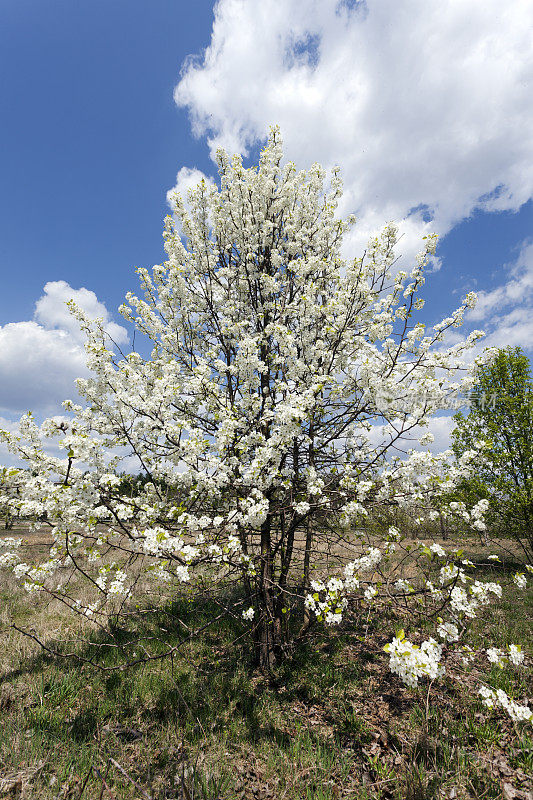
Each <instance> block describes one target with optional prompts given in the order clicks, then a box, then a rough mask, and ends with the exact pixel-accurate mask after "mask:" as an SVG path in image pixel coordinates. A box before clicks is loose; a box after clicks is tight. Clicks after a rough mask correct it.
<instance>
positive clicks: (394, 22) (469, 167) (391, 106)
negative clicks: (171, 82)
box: [174, 0, 533, 256]
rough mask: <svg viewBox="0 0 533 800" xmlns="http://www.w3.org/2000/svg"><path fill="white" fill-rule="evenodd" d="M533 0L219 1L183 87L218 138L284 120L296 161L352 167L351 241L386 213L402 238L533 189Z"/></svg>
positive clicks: (232, 138) (206, 130)
mask: <svg viewBox="0 0 533 800" xmlns="http://www.w3.org/2000/svg"><path fill="white" fill-rule="evenodd" d="M532 21H533V20H532V13H531V3H530V2H529V0H509V2H507V3H503V4H502V3H501V2H500V1H499V0H486V2H483V3H481V2H479V0H460V1H459V0H447V2H444V3H440V4H438V5H436V4H434V3H428V2H426V0H403V2H401V3H399V2H397V0H367V2H357V1H356V0H355V1H354V0H344V2H338V0H285V2H283V3H279V2H277V0H219V2H218V3H217V5H216V7H215V18H214V24H213V31H212V37H211V43H210V45H209V47H207V49H206V50H205V52H204V53H203V55H202V56H201V57H193V58H191V59H189V61H188V62H187V63H186V64H185V65H184V69H183V71H182V75H181V79H180V81H179V83H178V85H177V86H176V89H175V95H174V96H175V100H176V103H177V104H178V105H179V106H180V107H184V108H187V109H188V110H189V113H190V118H191V121H192V126H193V130H194V132H195V133H196V134H197V135H198V136H207V139H208V144H209V147H210V149H211V152H212V153H214V151H215V150H216V148H217V147H219V146H223V147H225V148H226V149H227V150H229V151H231V152H236V151H240V152H243V153H246V151H247V150H249V148H250V147H251V146H253V145H255V144H257V143H258V142H260V141H261V140H262V139H263V138H264V136H265V132H266V130H267V128H268V126H269V125H270V124H272V123H278V124H279V125H280V126H281V129H282V132H283V136H284V139H285V146H286V152H287V155H288V156H289V157H291V158H294V159H295V160H296V161H297V163H298V164H302V165H305V164H309V163H311V162H313V161H316V160H318V161H320V162H321V163H323V164H324V165H325V166H328V167H331V166H333V165H334V164H339V165H340V166H341V168H342V171H343V175H344V179H345V187H346V195H345V201H344V208H343V209H342V210H343V212H346V211H353V212H355V213H357V214H359V216H360V223H359V230H358V231H357V230H356V232H355V233H354V239H353V241H352V242H351V244H352V245H353V246H357V247H358V248H361V247H363V246H364V243H365V242H366V239H367V237H368V235H369V234H370V233H371V232H374V231H375V229H376V228H377V227H381V225H382V223H383V222H385V221H388V220H396V221H398V222H400V224H401V230H402V232H403V233H404V234H405V236H404V239H403V242H402V250H403V251H404V253H405V252H407V253H408V254H409V256H411V255H412V251H415V250H417V249H419V239H420V237H421V236H423V235H425V233H427V232H428V230H431V231H435V232H437V233H439V234H446V233H447V232H448V231H449V230H450V229H451V228H452V227H453V226H454V225H455V224H456V223H457V222H458V221H459V220H461V219H464V218H465V217H467V216H468V215H469V214H471V213H472V211H473V210H474V209H485V210H489V211H501V210H504V209H505V210H509V209H512V210H516V209H518V208H519V207H520V206H521V205H522V204H523V203H524V202H525V201H526V200H528V198H530V197H531V196H532V193H533V105H532V104H531V79H532V77H533V40H532V38H531V23H532Z"/></svg>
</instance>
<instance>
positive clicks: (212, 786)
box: [0, 535, 533, 800]
mask: <svg viewBox="0 0 533 800" xmlns="http://www.w3.org/2000/svg"><path fill="white" fill-rule="evenodd" d="M26 541H27V544H26V545H25V547H27V548H28V549H29V550H31V552H32V553H33V555H35V554H38V553H39V552H42V553H44V552H45V551H46V548H47V539H46V537H45V536H42V537H39V536H38V535H37V536H34V537H33V538H31V537H30V538H27V540H26ZM502 544H506V543H502ZM472 547H474V546H473V545H472ZM491 552H496V553H497V552H498V545H497V543H493V545H492V546H491ZM502 552H503V551H502ZM465 555H467V556H469V557H474V556H475V555H476V553H474V552H470V551H469V549H468V547H467V548H466V550H465ZM477 556H478V559H479V550H478V552H477ZM502 558H503V556H502ZM501 569H505V565H503V566H500V565H496V566H495V565H494V564H492V563H491V562H488V561H487V562H486V566H485V567H484V568H483V575H482V577H483V578H487V579H488V578H490V576H491V575H494V576H495V577H498V576H499V575H501V573H498V571H497V570H501ZM480 577H481V576H480ZM1 580H2V581H3V583H2V585H1V588H0V599H1V611H0V614H1V622H2V628H1V634H0V670H1V673H2V683H1V688H0V711H1V715H2V725H1V728H0V798H4V797H5V798H12V797H20V798H36V800H41V799H42V800H44V799H45V798H80V799H82V798H83V800H92V799H93V798H94V799H96V798H99V800H110V799H111V798H115V799H116V800H119V799H121V798H131V799H132V800H133V799H134V798H139V799H140V798H143V799H144V800H146V798H150V800H163V799H165V800H170V799H171V798H175V799H176V800H177V799H178V798H179V800H182V798H184V800H216V798H220V799H221V800H226V799H228V800H229V799H230V798H250V799H252V798H257V799H258V800H259V799H260V798H275V799H276V800H296V799H297V798H298V800H300V799H301V800H304V799H305V800H312V799H313V800H332V799H333V798H360V799H361V800H363V798H383V799H384V800H387V799H389V798H391V799H392V798H397V799H398V800H426V798H450V800H451V799H452V798H458V799H459V798H494V799H495V798H505V800H508V799H509V798H515V799H516V800H526V799H528V798H531V797H532V795H531V783H530V777H529V776H531V774H532V773H533V728H532V726H531V725H529V728H528V727H526V728H523V729H517V728H515V727H514V726H513V724H512V722H511V721H510V720H508V719H506V718H505V717H504V716H502V715H501V714H499V713H498V712H493V711H489V710H488V709H486V708H485V707H484V706H482V704H481V703H480V702H479V701H478V700H476V699H475V697H474V694H473V691H472V687H474V686H477V685H478V683H479V680H480V679H483V678H487V677H490V680H491V685H493V686H495V687H501V688H504V689H505V690H506V691H507V692H508V693H509V694H510V695H512V696H513V697H514V698H516V699H517V700H520V702H529V703H531V700H532V698H531V695H532V687H531V682H530V679H529V678H528V674H529V673H528V671H527V670H524V668H520V669H517V668H511V667H506V668H504V669H503V670H501V669H499V668H496V667H493V668H491V669H492V672H491V671H490V669H489V667H490V665H489V664H488V662H487V659H486V658H485V657H484V656H483V655H479V656H477V657H476V659H475V661H474V662H473V665H472V671H471V673H470V676H469V678H468V680H467V681H465V680H464V679H462V678H461V679H458V677H457V676H458V675H459V670H457V672H456V671H455V670H454V667H453V665H452V667H451V669H450V670H449V672H448V675H447V677H446V679H445V680H444V682H442V683H440V684H439V685H437V684H433V685H432V686H430V687H428V685H427V684H426V685H425V686H422V687H421V689H420V690H410V689H407V688H405V687H404V686H402V685H401V683H400V681H399V680H398V679H397V678H396V677H395V676H394V675H392V674H390V673H389V671H388V669H387V657H386V654H385V653H384V652H383V646H384V644H385V643H386V642H387V641H389V640H390V638H391V635H392V634H393V633H394V630H395V628H397V627H399V625H398V619H395V620H393V619H391V618H389V617H387V616H385V615H384V612H380V613H379V614H378V613H375V614H372V613H370V614H369V613H368V611H365V612H364V615H359V616H358V615H356V614H354V615H353V616H348V617H347V618H346V620H345V623H344V624H343V628H342V630H341V631H340V632H338V631H335V632H331V631H327V630H323V629H320V628H316V629H315V630H314V631H313V632H312V634H311V636H310V638H309V640H308V641H307V643H306V645H305V646H304V647H302V648H301V649H300V650H298V651H297V652H296V653H295V654H294V657H293V658H292V659H291V660H290V661H287V662H286V663H284V664H283V666H282V667H280V668H279V670H278V671H277V672H276V674H275V675H274V676H273V678H272V679H271V680H267V679H266V678H265V677H264V676H262V675H261V674H259V673H257V672H254V670H253V669H252V668H251V666H250V664H251V659H250V652H249V650H248V648H247V645H246V640H245V638H243V637H242V634H243V632H244V626H243V625H241V624H240V623H238V622H235V621H228V620H225V621H222V622H220V623H218V624H217V626H216V627H214V628H211V629H207V630H206V632H205V634H204V635H203V636H202V637H201V638H200V639H198V640H196V641H193V642H191V643H190V644H188V645H187V646H186V648H185V649H184V650H182V651H180V655H179V657H178V656H176V657H174V658H173V659H172V660H170V659H166V660H157V659H154V660H153V661H151V662H149V663H148V664H144V665H141V666H139V667H134V668H131V669H129V670H124V671H123V670H114V669H113V667H114V666H116V664H117V663H118V658H119V655H120V654H119V653H118V652H117V649H116V648H112V647H109V646H102V647H100V648H98V659H97V664H96V665H91V664H87V663H83V661H79V660H78V659H76V658H74V657H70V658H66V659H58V658H55V657H52V656H51V655H50V654H48V653H47V652H43V650H42V649H41V648H40V647H39V646H38V645H37V644H36V643H35V642H34V641H33V640H32V639H30V638H28V637H24V636H21V635H20V634H18V633H17V632H16V631H14V630H12V629H11V628H10V627H9V626H10V625H11V623H13V622H15V623H16V624H18V625H19V626H21V627H25V628H26V629H27V630H28V631H29V632H30V633H33V634H34V635H37V636H38V637H39V638H42V639H44V640H45V641H46V642H47V643H48V644H49V645H50V646H52V647H54V646H55V645H54V643H55V642H58V641H59V640H61V642H62V645H61V646H62V647H70V649H71V650H75V651H76V653H77V654H78V655H79V656H80V657H81V658H83V657H84V655H86V654H87V653H88V651H89V646H88V644H87V645H85V646H84V645H83V643H78V644H72V645H68V640H69V639H73V640H74V639H75V638H76V639H79V637H80V636H81V637H82V638H83V637H85V638H86V639H87V638H88V637H89V636H92V638H93V642H95V643H96V644H97V643H98V639H97V638H96V639H95V638H94V634H91V633H90V631H89V630H87V629H85V630H83V629H80V628H79V623H78V622H77V621H76V620H74V619H73V618H72V617H71V616H68V615H66V614H65V613H64V612H63V611H62V610H61V608H60V607H59V606H58V605H57V604H56V603H55V602H54V603H51V602H50V601H48V600H47V599H46V598H41V597H37V598H36V597H35V596H31V597H29V596H25V595H21V594H20V593H18V592H16V591H15V588H14V584H11V583H10V581H9V580H8V579H6V578H5V576H2V578H1ZM532 599H533V592H532V590H531V589H529V590H527V591H523V592H518V591H516V592H515V593H513V594H512V596H506V597H505V598H504V601H503V602H501V603H499V604H494V605H492V606H491V607H489V608H488V609H487V611H486V613H485V615H484V617H480V618H479V619H478V620H477V621H476V628H475V640H474V642H473V644H474V646H477V647H482V646H483V645H484V644H485V646H486V642H487V638H486V637H487V631H490V641H491V643H492V644H494V645H496V646H503V645H506V644H509V643H511V642H520V643H522V644H524V645H528V647H529V649H528V659H527V660H528V661H529V666H531V649H530V648H531V628H532V623H531V607H532V606H531V601H532ZM213 602H214V601H211V600H209V599H206V600H204V602H203V603H202V604H199V603H193V602H191V601H190V600H188V599H187V597H186V596H183V597H181V598H180V597H178V598H175V599H174V600H173V602H170V600H169V602H168V604H167V605H166V606H165V607H164V608H162V609H160V610H159V611H157V612H155V611H154V613H153V614H151V615H147V616H139V618H138V619H136V620H135V625H136V629H137V630H138V631H141V632H142V633H143V634H144V635H145V636H146V637H147V638H146V640H145V644H144V646H145V647H146V648H147V649H148V651H149V652H150V653H151V654H152V655H157V653H158V652H161V651H162V649H163V648H165V647H166V646H168V645H169V644H170V645H172V644H173V643H174V642H176V641H177V640H178V638H179V636H180V630H181V628H182V626H183V624H190V625H193V626H198V625H200V624H201V623H202V622H204V621H205V622H206V623H207V622H208V621H209V620H210V618H212V616H213V613H214V607H213ZM216 609H217V610H219V606H216ZM178 619H179V620H181V622H178ZM155 632H159V633H160V634H161V633H162V635H160V637H159V639H160V640H159V641H155V640H154V641H152V640H151V639H150V638H149V637H150V636H151V635H152V634H153V633H155ZM116 636H117V640H118V641H120V636H121V631H120V630H117V631H116ZM124 639H126V634H125V633H124ZM125 646H126V645H125ZM93 649H94V648H93ZM528 681H529V682H528Z"/></svg>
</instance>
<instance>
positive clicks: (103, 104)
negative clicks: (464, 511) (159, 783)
mask: <svg viewBox="0 0 533 800" xmlns="http://www.w3.org/2000/svg"><path fill="white" fill-rule="evenodd" d="M1 16H2V24H1V25H0V62H1V63H0V75H1V76H2V78H1V82H0V103H1V109H2V125H1V128H0V142H1V147H0V161H1V164H0V169H1V172H0V174H1V176H2V181H1V185H0V204H1V210H0V225H1V235H0V270H1V274H2V296H1V302H0V326H2V327H0V417H2V418H3V419H4V420H7V421H12V420H14V419H15V418H16V417H17V416H18V415H20V413H22V412H24V411H25V410H27V409H28V408H34V410H35V411H36V412H37V414H41V415H42V414H49V413H58V412H59V411H60V401H61V399H62V398H63V397H65V396H69V395H72V394H73V392H72V390H71V388H70V387H71V386H72V381H73V378H74V377H75V376H76V375H77V374H79V372H80V371H82V370H83V351H82V342H81V339H80V337H79V331H77V329H76V326H75V325H73V324H72V322H71V321H69V320H68V318H67V317H66V315H65V314H64V301H65V299H68V297H70V296H73V297H74V298H75V299H76V300H77V301H78V302H80V303H81V304H82V305H84V307H85V308H86V309H87V310H88V311H89V312H90V313H92V312H94V313H95V314H98V315H101V316H102V315H103V316H104V317H105V318H106V319H107V321H108V324H109V326H110V330H113V331H114V332H115V334H116V336H117V339H119V340H120V341H121V342H122V344H123V345H124V346H125V347H127V345H128V341H127V340H128V336H130V335H131V331H130V330H129V329H127V330H122V329H121V328H120V327H118V326H120V325H121V318H120V316H119V315H118V313H117V312H116V308H117V306H118V305H119V304H120V303H121V302H122V300H123V297H124V294H125V292H126V291H128V290H130V289H131V290H134V291H135V290H136V289H137V279H136V276H135V274H134V272H133V268H134V267H135V266H147V267H150V266H151V265H152V264H154V263H157V262H159V261H160V260H161V259H162V258H163V251H162V239H161V231H162V221H163V217H164V215H165V214H166V213H167V212H168V206H167V203H166V193H167V191H168V190H169V189H171V188H172V187H173V186H174V185H176V186H177V187H178V188H181V189H184V188H186V187H187V186H188V185H189V184H190V183H191V181H194V180H195V179H196V178H198V177H200V176H201V173H203V174H206V175H214V172H215V170H214V165H213V161H212V155H213V153H214V150H215V149H216V147H217V146H219V145H222V146H225V147H226V148H227V149H229V150H230V151H235V150H240V151H241V152H244V153H245V154H247V155H248V156H249V157H253V156H254V154H255V153H256V152H257V148H258V146H259V143H260V142H261V140H262V138H263V137H264V136H265V134H266V131H267V129H268V126H269V125H270V124H272V123H278V124H279V125H280V126H281V129H282V133H283V135H284V140H285V147H286V153H287V155H288V156H289V157H290V158H291V159H293V160H294V161H296V162H297V163H298V164H299V165H301V166H302V167H305V166H307V165H308V164H310V163H311V162H312V161H315V160H318V161H321V162H322V163H323V164H324V165H325V166H327V167H331V166H332V165H333V164H339V165H340V166H341V168H342V171H343V174H344V178H345V187H346V194H345V204H344V207H343V211H344V212H352V211H353V212H355V213H356V214H357V215H358V218H359V224H358V227H357V229H356V233H355V234H354V236H353V237H352V239H351V240H350V241H349V242H347V252H349V253H350V252H351V253H353V254H354V255H355V254H358V253H360V252H361V250H362V249H363V248H364V243H365V241H366V239H367V238H368V236H369V235H370V234H371V233H372V232H374V231H375V230H376V229H377V228H379V226H380V225H381V224H383V223H385V222H386V221H388V220H391V219H394V220H395V221H397V222H398V223H399V224H400V228H401V231H402V233H403V238H402V241H401V245H400V250H401V253H402V256H403V258H404V260H405V261H406V262H409V260H410V259H412V258H413V256H414V254H415V253H416V252H417V250H418V249H419V242H420V238H421V237H422V236H423V235H425V233H427V232H429V231H436V232H437V233H439V235H440V237H441V243H440V246H439V250H438V261H437V262H436V263H435V265H434V270H435V271H434V272H433V273H432V274H431V275H430V276H429V278H428V282H427V291H426V297H427V300H428V303H427V307H426V314H427V321H428V322H435V321H436V319H437V317H438V316H440V315H447V314H448V313H449V312H450V311H451V310H453V308H455V307H456V305H458V303H459V301H460V298H461V296H462V295H463V294H464V293H465V292H466V291H468V290H470V289H472V288H473V289H475V290H476V291H480V292H481V302H480V305H479V307H478V309H477V310H476V311H475V312H474V313H473V314H472V316H471V318H467V326H466V329H467V330H468V329H470V328H472V327H474V326H475V327H478V328H485V329H486V330H487V333H488V337H487V342H488V343H489V344H495V345H498V346H500V345H505V344H508V343H511V344H521V345H522V346H523V347H525V348H530V346H531V344H532V341H533V313H532V310H533V247H531V246H530V244H531V241H532V237H533V201H532V199H531V198H532V197H533V107H532V104H531V100H530V98H531V96H532V86H531V81H532V76H533V45H532V42H531V36H530V33H529V32H530V30H531V24H532V23H533V11H532V9H531V4H530V3H529V2H525V0H510V2H508V3H507V4H501V2H494V1H493V0H487V2H486V3H483V4H481V3H479V2H478V0H461V2H460V3H459V2H456V0H449V1H448V2H446V3H440V4H431V3H429V4H428V3H427V2H426V0H402V2H401V3H398V2H397V0H367V2H353V1H352V2H349V3H348V2H338V1H337V0H320V2H318V0H284V2H283V3H280V2H279V0H261V1H260V0H220V2H218V4H216V5H214V4H213V2H208V1H207V0H194V2H182V1H181V0H150V2H146V1H145V2H141V0H91V1H90V2H74V0H47V2H46V3H43V2H42V0H4V1H3V3H2V11H1ZM45 287H46V288H45ZM82 289H85V290H87V291H85V292H80V290H82ZM91 293H94V294H91ZM36 304H37V305H36ZM126 327H127V326H126Z"/></svg>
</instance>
